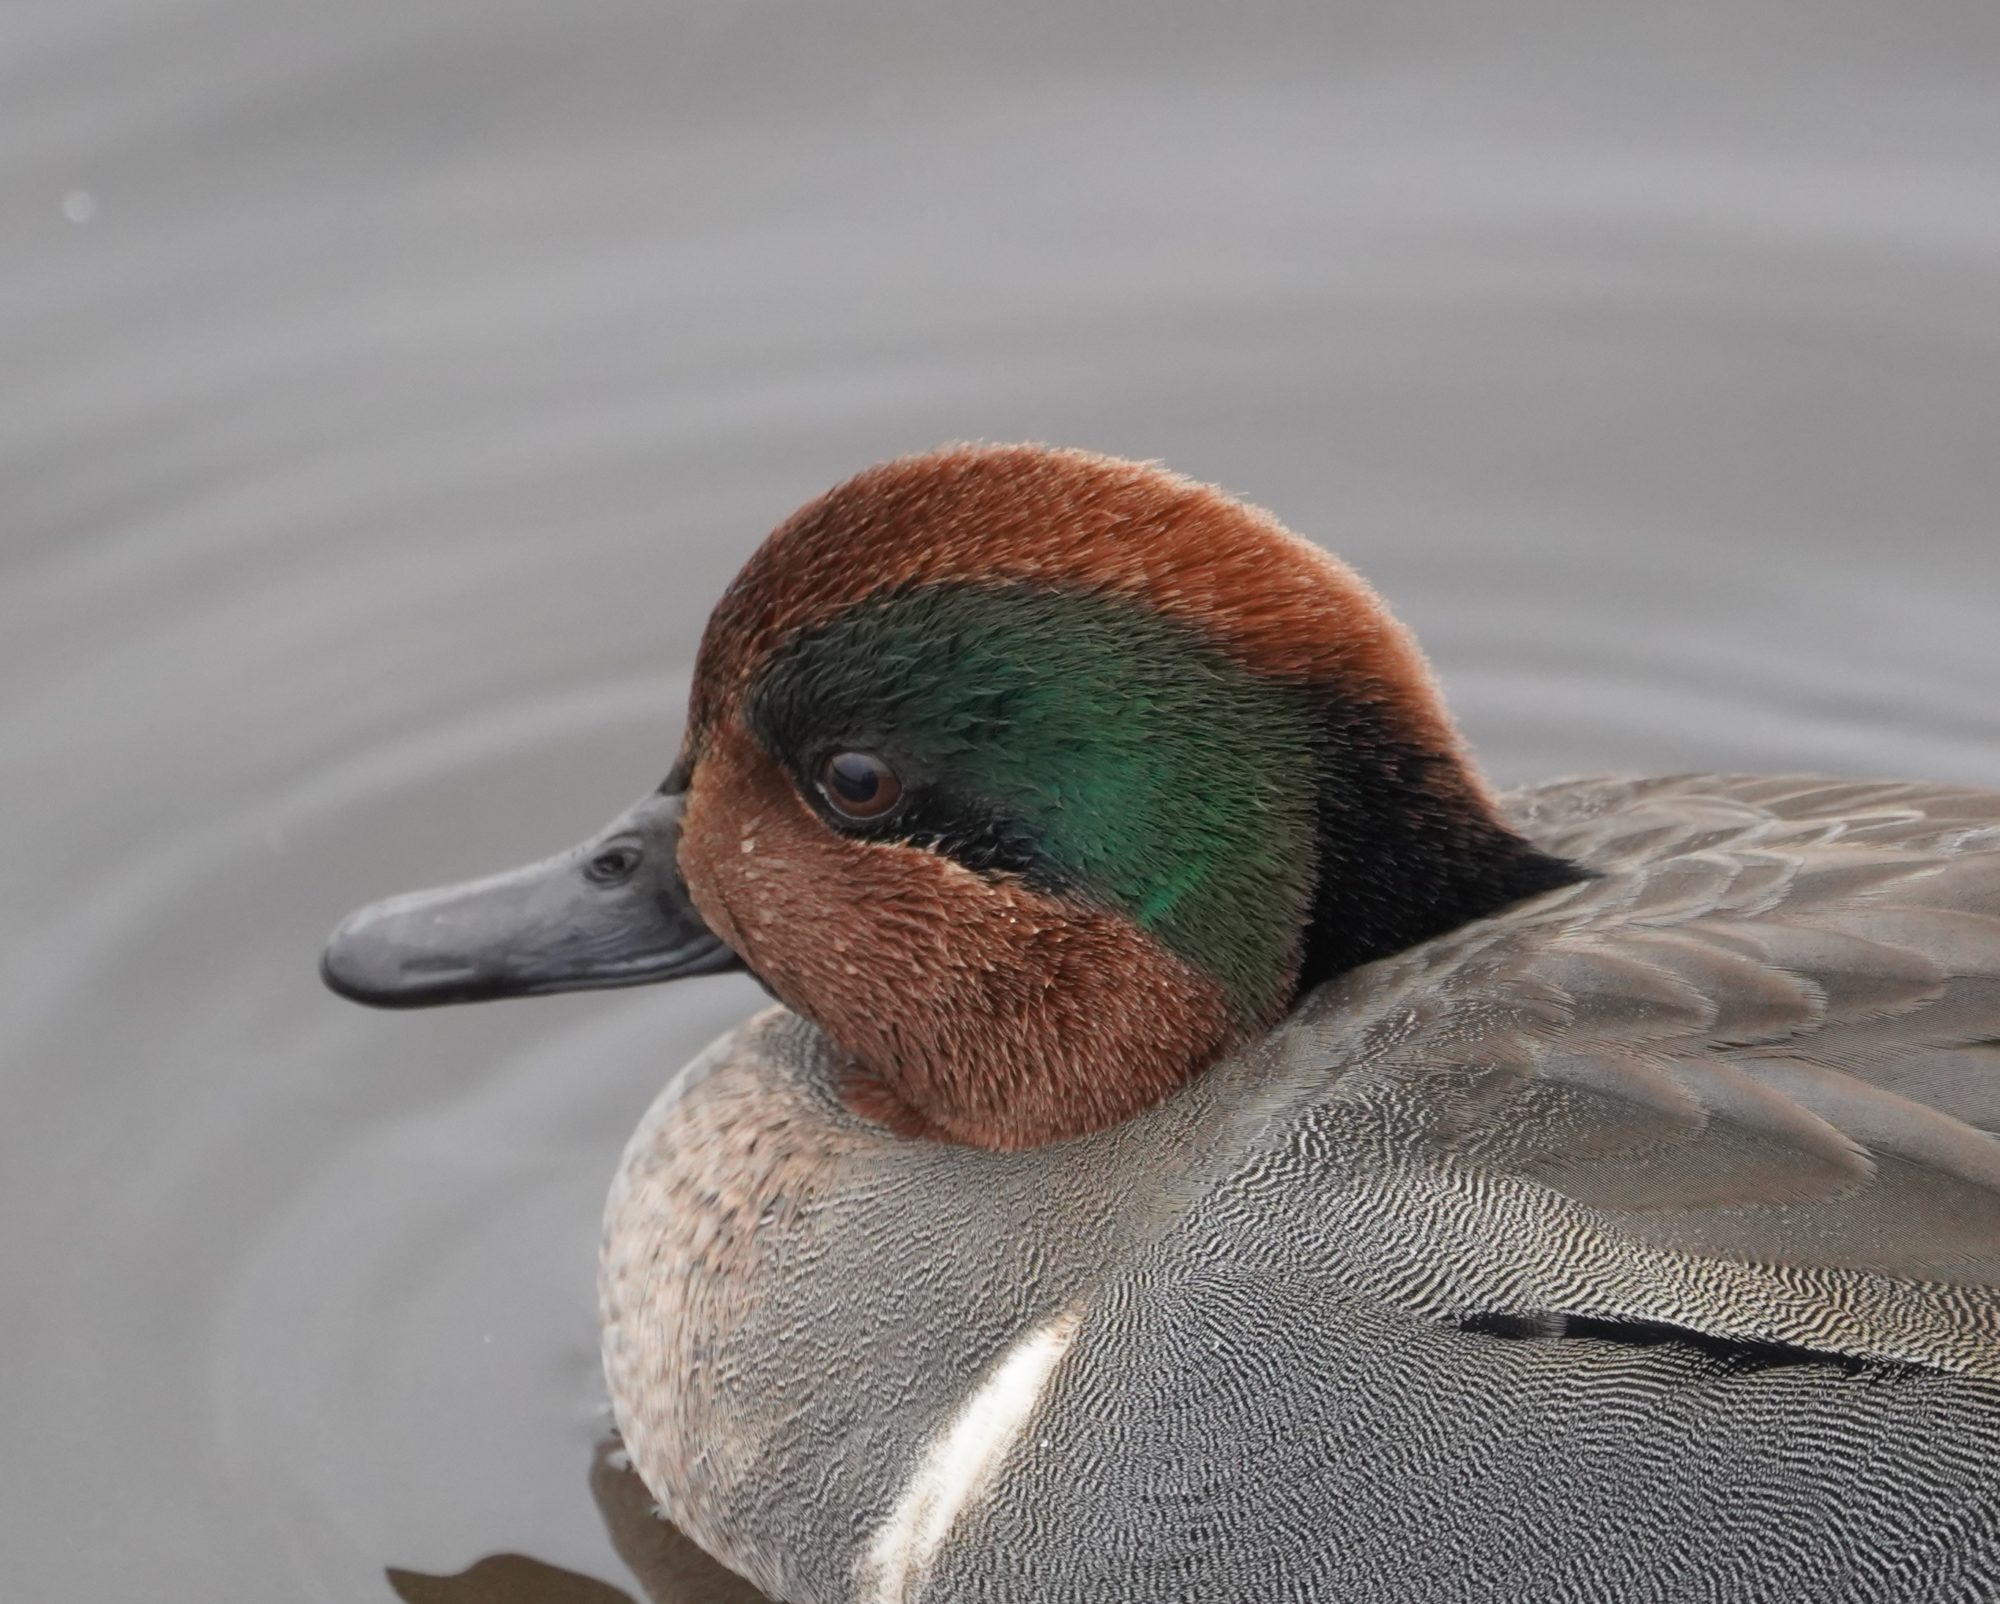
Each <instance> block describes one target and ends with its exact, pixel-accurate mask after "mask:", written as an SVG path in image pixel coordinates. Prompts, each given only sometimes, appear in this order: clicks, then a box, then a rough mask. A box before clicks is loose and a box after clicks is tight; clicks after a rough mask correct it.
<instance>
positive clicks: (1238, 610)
mask: <svg viewBox="0 0 2000 1604" xmlns="http://www.w3.org/2000/svg"><path fill="white" fill-rule="evenodd" d="M842 751H859V752H864V753H866V754H868V755H869V757H870V759H872V760H879V762H880V763H882V764H884V765H886V766H887V769H888V770H889V771H891V772H893V773H894V775H895V776H896V777H897V783H898V786H899V794H898V797H897V801H896V805H895V806H894V807H893V808H891V809H888V810H887V811H885V812H884V813H882V814H881V815H880V816H879V817H871V818H867V819H856V818H854V817H850V816H848V815H846V814H844V813H842V812H841V811H840V810H839V809H838V808H837V807H835V806H831V805H829V804H830V803H831V802H832V801H834V800H835V799H833V798H830V797H829V796H828V795H827V794H826V793H825V791H824V787H823V785H822V784H821V783H820V781H819V779H818V776H819V775H820V772H821V767H822V765H823V764H824V763H825V762H826V760H827V759H828V757H829V755H831V754H834V753H838V752H842ZM677 776H679V777H681V778H683V779H684V780H685V782H686V784H687V787H688V807H687V824H686V831H685V835H684V838H683V841H682V845H681V864H682V868H683V871H684V873H685V875H686V877H687V881H688V886H689V890H690V892H691V894H692V895H693V898H694V900H695V902H696V904H697V905H698V906H699V908H700V909H701V911H702V913H703V915H704V917H705V918H707V919H708V921H709V922H710V924H711V925H712V926H713V928H714V929H715V930H716V932H717V933H718V934H720V935H721V936H722V937H723V938H724V939H725V940H727V941H728V942H729V943H730V944H731V946H732V947H734V948H735V949H736V951H737V952H739V953H740V954H742V956H743V957H744V958H745V959H746V961H747V962H749V963H750V965H751V966H752V967H753V968H754V969H755V970H756V971H757V972H758V973H759V974H760V975H761V976H762V977H763V978H764V980H765V981H766V983H767V984H769V985H770V986H771V988H772V989H773V990H774V991H775V992H777V994H778V995H779V996H780V997H781V998H783V999H784V1000H785V1001H786V1002H787V1003H789V1004H791V1005H792V1006H793V1007H794V1008H796V1009H798V1010H799V1011H800V1012H802V1013H804V1014H806V1015H807V1016H808V1017H809V1018H812V1019H814V1020H815V1021H816V1022H818V1023H819V1024H820V1025H821V1026H822V1027H823V1028H825V1029H826V1030H827V1032H828V1033H829V1034H830V1035H831V1036H833V1038H834V1039H835V1040H836V1041H837V1042H839V1043H840V1045H841V1046H843V1047H844V1048H846V1049H847V1050H848V1052H849V1053H850V1054H852V1055H853V1057H854V1059H855V1061H856V1065H857V1070H856V1078H855V1087H856V1095H855V1104H856V1106H857V1107H859V1108H863V1109H864V1110H866V1111H868V1112H871V1113H875V1114H877V1115H878V1116H881V1117H885V1118H887V1119H888V1120H889V1122H890V1123H893V1124H896V1125H897V1126H898V1128H901V1129H906V1130H909V1131H913V1132H923V1133H927V1134H932V1135H937V1136H941V1137H945V1138H947V1139H950V1140H955V1141H960V1142H967V1143H972V1144H975V1145H981V1146H994V1147H1012V1146H1024V1145H1031V1144H1036V1143H1041V1142H1046V1141H1050V1140H1054V1139H1058V1138H1060V1137H1064V1136H1069V1135H1075V1134H1080V1133H1081V1132H1084V1131H1087V1130H1091V1129H1096V1128H1098V1127H1100V1126H1103V1125H1106V1124H1110V1123H1113V1122H1115V1121H1117V1120H1119V1119H1123V1118H1125V1117H1126V1116H1128V1115H1129V1114H1131V1113H1133V1112H1135V1111H1136V1110H1137V1109H1138V1108H1141V1107H1143V1106H1145V1105H1146V1104H1148V1103H1150V1102H1153V1101H1155V1100H1157V1099H1158V1098H1159V1097H1160V1096H1161V1095H1163V1094H1164V1093H1165V1092H1166V1091H1168V1090H1170V1089H1171V1088H1172V1087H1174V1086H1175V1085H1178V1084H1179V1083H1180V1082H1181V1081H1183V1080H1185V1079H1186V1078H1187V1077H1188V1076H1189V1075H1191V1074H1193V1073H1195V1072H1197V1071H1198V1070H1199V1069H1201V1068H1202V1067H1204V1066H1205V1065H1206V1064H1207V1063H1209V1062H1211V1061H1212V1060H1213V1059H1214V1058H1215V1057H1216V1056H1217V1055H1219V1054H1220V1053H1221V1052H1222V1051H1224V1050H1225V1049H1226V1048H1227V1047H1229V1046H1230V1045H1232V1044H1233V1043H1235V1042H1238V1041H1241V1040H1243V1039H1244V1038H1246V1037H1247V1036H1249V1035H1252V1034H1255V1033H1257V1032H1259V1031H1261V1030H1263V1029H1265V1028H1268V1027H1269V1026H1270V1025H1271V1024H1273V1023H1274V1022H1275V1021H1276V1020H1277V1019H1278V1018H1279V1017H1280V1016H1281V1015H1282V1013H1283V1012H1284V1010H1285V1008H1286V1007H1287V1006H1288V1005H1289V1003H1290V1002H1291V1000H1292V999H1293V998H1294V997H1295V996H1296V995H1297V994H1298V992H1299V990H1300V989H1301V987H1302V986H1304V985H1307V984H1310V983H1312V982H1315V981H1317V980H1319V979H1322V978H1324V977H1325V976H1327V975H1329V974H1332V973H1337V972H1339V971H1340V970H1343V969H1346V968H1351V967H1353V966H1354V965H1355V964H1357V963H1363V962H1367V961H1369V960H1371V959H1372V958H1375V957H1380V956H1383V955H1385V954H1386V953H1389V952H1393V951H1396V950H1399V949H1400V948H1401V947H1404V946H1407V945H1409V944H1411V943H1412V942H1414V941H1417V940H1421V939H1423V938H1424V937H1426V936H1428V935H1431V934H1435V933H1437V932H1439V931H1441V930H1444V929H1449V928H1451V927H1452V926H1454V925H1456V924H1460V923H1463V922H1464V921H1465V920H1466V919H1469V918H1473V917H1477V916H1479V915H1480V914H1483V913H1486V912H1490V911H1492V910H1493V909H1494V908H1496V907H1498V906H1502V905H1504V904H1505V903H1507V902H1510V901H1513V900H1516V899H1518V898H1519V897H1521V896H1524V895H1527V894H1529V893H1531V892H1533V891H1536V890H1541V889H1544V888H1546V887H1548V886H1551V885H1555V884H1559V883H1561V882H1562V881H1563V880H1564V879H1566V878H1569V877H1570V875H1569V872H1568V871H1567V869H1566V867H1565V866H1563V865H1560V864H1557V863H1555V862H1554V861H1553V860H1549V859H1546V858H1543V857H1541V855H1540V854H1537V853H1535V852H1533V851H1532V849H1529V848H1527V847H1526V846H1525V845H1524V844H1523V843H1521V842H1520V841H1518V839H1516V838H1515V837H1514V836H1513V835H1512V834H1511V833H1510V832H1508V831H1507V830H1506V829H1505V828H1504V827H1503V826H1502V825H1501V824H1500V823H1499V822H1498V820H1497V818H1496V816H1495V815H1494V813H1493V810H1492V807H1491V805H1490V802H1489V800H1488V798H1487V795H1486V793H1485V791H1484V789H1483V787H1482V786H1481V785H1480V783H1479V782H1478V780H1477V779H1476V777H1475V776H1474V774H1473V772H1472V770H1471V768H1470V766H1469V764H1468V763H1467V761H1466V760H1465V758H1464V755H1463V753H1462V750H1461V747H1460V745H1459V742H1458V740H1457V737H1456V735H1455V733H1454V731H1453V729H1452V727H1451V724H1450V721H1449V719H1448V717H1447V716H1446V714H1445V712H1444V709H1443V704H1442V702H1441V700H1440V698H1439V697H1438V695H1437V693H1436V690H1435V687H1434V686H1433V684H1432V682H1431V679H1430V677H1429V673H1428V671H1427V669H1426V668H1425V665H1424V663H1423V659H1422V657H1421V656H1420V655H1419V654H1418V652H1417V650H1416V647H1415V645H1414V643H1413V642H1412V641H1411V639H1410V637H1409V635H1408V633H1407V632H1406V631H1405V630H1403V629H1402V627H1401V626H1400V625H1398V624H1397V623H1396V622H1395V621H1394V620H1393V619H1392V618H1391V617H1390V616H1389V615H1388V614H1387V613H1386V611H1384V610H1383V608H1382V607H1381V605H1380V604H1379V603H1378V602H1377V601H1376V599H1375V597H1374V595H1373V593H1372V592H1370V591H1369V590H1368V588H1367V587H1366V586H1365V585H1364V584H1363V583H1362V582H1361V581H1360V580H1359V579H1358V578H1356V577H1355V576H1354V575H1353V574H1352V573H1351V572H1350V571H1348V570H1347V569H1346V568H1344V567H1343V566H1341V565H1340V564H1339V563H1337V562H1335V561H1334V560H1333V559H1332V558H1330V557H1327V556H1326V555H1325V554H1323V553H1321V552H1319V551H1318V550H1317V549H1316V548H1313V547H1311V546H1308V545H1306V544H1305V543H1304V542H1302V541H1300V540H1298V539H1296V538H1295V537H1294V536H1292V535H1290V534H1288V533H1287V532H1286V531H1284V530H1283V529H1282V528H1280V527H1279V526H1278V525H1277V524H1276V523H1275V522H1274V521H1273V520H1271V519H1270V518H1269V517H1268V516H1266V515H1265V514H1262V513H1260V512H1257V511H1255V510H1253V509H1250V508H1247V507H1245V506H1243V505H1241V504H1240V503H1237V502H1234V501H1232V500H1230V499H1229V498H1227V497H1225V496H1223V495H1222V494H1221V493H1220V492H1217V491H1215V490H1212V489H1209V488H1207V487H1204V486H1200V485H1196V484H1193V483H1191V482H1189V481H1187V480H1183V479H1180V478H1178V477H1176V476H1174V475H1171V474H1168V473H1166V472H1164V471H1162V470H1159V469H1157V468H1152V467H1148V466H1144V465H1140V464H1135V463H1129V462H1118V461H1112V460H1109V459H1104V458H1097V457H1089V456H1085V455H1082V454H1080V453H1075V452H1055V451H1047V450H1043V449H1040V448H1035V447H997V448H975V447H959V448H953V449H949V450H946V451H941V452H937V453H934V454H931V455H929V456H924V457H915V458H908V459H904V460H902V461H898V462H893V463H889V464H885V465H883V466H881V467H878V468H874V469H871V470H869V471H868V472H866V473H864V474H862V475H860V476H859V477H857V478H856V479H854V480H851V481H849V482H848V483H847V484H845V485H843V486H841V487H839V488H838V489H836V490H834V491H832V492H830V493H829V494H827V495H826V496H824V497H822V498H821V499H820V500H819V501H817V502H814V503H812V504H811V505H810V506H808V507H806V508H805V509H803V510H802V511H801V512H799V513H798V514H796V515H795V516H794V517H793V518H791V519H790V520H789V521H787V522H786V523H785V524H784V525H783V526H782V527H781V528H780V529H779V530H778V531H777V532H776V533H775V534H773V535H772V537H771V538H770V540H769V541H767V542H766V543H765V545H764V547H763V548H762V549H761V550H760V551H759V552H758V553H757V554H756V555H755V556H754V557H753V558H752V559H751V561H750V562H749V564H748V565H746V567H745V568H744V570H743V573H742V574H741V575H740V576H739V577H738V579H737V580H736V582H735V583H734V584H733V585H732V586H731V587H730V589H729V591H728V593H727V594H726V595H725V596H724V598H723V600H722V603H721V604H720V605H719V606H718V607H717V609H716V612H715V615H714V617H713V618H712V620H711V622H710V625H709V628H708V631H707V634H706V635H705V636H704V639H703V642H702V648H701V654H700V658H699V661H698V664H697V670H696V683H695V690H694V697H693V708H692V716H691V719H690V725H689V734H688V741H687V746H686V748H685V750H684V752H683V756H682V761H681V763H680V765H679V766H678V768H677Z"/></svg>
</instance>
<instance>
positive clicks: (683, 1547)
mask: <svg viewBox="0 0 2000 1604" xmlns="http://www.w3.org/2000/svg"><path fill="white" fill-rule="evenodd" d="M590 1492H591V1496H592V1497H593V1498H595V1499H596V1500H597V1508H598V1512H599V1513H600V1514H601V1515H603V1517H604V1529H605V1530H606V1531H607V1532H609V1533H610V1535H611V1546H612V1547H613V1548H615V1549H616V1550H617V1551H618V1557H619V1558H620V1559H622V1560H623V1561H624V1562H625V1563H626V1565H627V1566H628V1567H629V1568H630V1569H631V1572H632V1574H633V1575H634V1576H635V1577H637V1578H638V1581H639V1585H640V1586H642V1587H643V1588H645V1590H646V1600H647V1604H767V1601H766V1600H765V1598H764V1595H763V1594H762V1593H760V1592H758V1591H757V1590H756V1589H755V1588H754V1587H752V1586H751V1585H750V1584H749V1583H748V1582H746V1581H744V1580H743V1579H742V1578H741V1577H740V1576H738V1575H736V1574H735V1572H733V1571H729V1570H726V1569H724V1568H723V1567H722V1566H721V1565H718V1564H717V1563H716V1562H715V1561H714V1560H712V1559H710V1558H709V1557H708V1555H706V1554H705V1553H703V1552H702V1551H701V1549H699V1548H698V1547H696V1546H695V1543H694V1540H693V1539H692V1538H690V1537H687V1536H685V1535H684V1534H683V1533H682V1532H681V1530H680V1529H679V1528H678V1527H676V1526H671V1525H669V1524H668V1523H667V1522H666V1521H664V1520H662V1519H660V1517H659V1516H658V1515H656V1514H654V1513H653V1495H652V1494H651V1493H649V1492H647V1491H646V1484H645V1483H644V1482H642V1481H640V1480H639V1478H638V1476H637V1474H636V1473H635V1472H633V1471H632V1470H630V1469H629V1468H627V1467H626V1465H625V1461H624V1456H623V1455H622V1454H621V1453H620V1452H619V1451H618V1444H617V1443H616V1442H614V1441H610V1440H608V1439H607V1440H606V1441H604V1442H601V1443H599V1444H598V1445H597V1449H596V1451H595V1452H594V1453H593V1454H592V1455H591V1458H590ZM387 1575H388V1578H389V1586H390V1587H391V1588H392V1589H394V1590H395V1594H396V1597H398V1598H399V1599H402V1600H403V1601H404V1604H634V1600H633V1598H632V1595H631V1594H629V1593H627V1592H625V1591H624V1590H623V1589H622V1588H617V1587H613V1586H612V1585H611V1584H610V1583H609V1582H600V1581H598V1580H597V1579H596V1578H595V1577H591V1576H583V1575H580V1574H579V1573H577V1572H576V1571H566V1570H563V1569H561V1568H560V1567H558V1566H555V1565H546V1564H544V1563H543V1562H542V1561H541V1560H538V1559H530V1558H529V1557H528V1556H527V1555H525V1554H489V1555H487V1556H486V1558H484V1559H482V1560H480V1561H479V1562H478V1563H477V1564H476V1565H473V1566H472V1567H471V1568H470V1569H468V1570H463V1571H460V1572H459V1573H458V1574H457V1575H455V1576H427V1575H425V1574H424V1573H423V1572H421V1571H403V1570H397V1569H396V1568H395V1567H393V1566H391V1567H390V1569H389V1570H388V1572H387Z"/></svg>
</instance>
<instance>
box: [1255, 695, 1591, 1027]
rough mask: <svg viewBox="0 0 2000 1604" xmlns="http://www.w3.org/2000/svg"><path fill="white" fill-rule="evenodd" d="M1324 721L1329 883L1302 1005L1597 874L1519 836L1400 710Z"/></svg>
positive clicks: (1325, 881)
mask: <svg viewBox="0 0 2000 1604" xmlns="http://www.w3.org/2000/svg"><path fill="white" fill-rule="evenodd" d="M1322 718H1323V727H1322V731H1321V740H1320V743H1319V752H1318V755H1317V762H1318V775H1319V780H1318V828H1317V843H1316V844H1317V852H1318V875H1317V880H1316V883H1315V886H1314V889H1313V893H1312V898H1311V903H1310V907H1309V909H1308V911H1307V915H1306V924H1305V931H1304V937H1303V940H1302V942H1301V944H1300V956H1299V966H1298V972H1297V976H1296V980H1295V983H1294V985H1293V986H1292V988H1291V995H1292V997H1293V998H1294V999H1296V998H1297V997H1298V996H1299V995H1300V994H1302V993H1304V992H1305V991H1308V990H1310V989H1311V988H1312V987H1314V986H1317V985H1319V984H1321V983H1322V982H1324V981H1327V980H1330V979H1332V978H1333V977H1334V976H1336V975H1340V974H1344V973H1346V972H1347V971H1348V970H1350V969H1356V968H1359V967H1360V966H1361V965H1363V964H1367V963H1373V962H1374V961H1375V960H1377V959H1379V958H1386V957H1389V956H1390V955H1391V954H1393V953H1398V952H1402V951H1404V950H1405V949H1406V948H1409V947H1414V946H1416V945H1417V944H1418V943H1419V942H1423V941H1428V940H1430V939H1432V938H1433V937H1436V936H1441V935H1443V934H1445V933H1446V932H1447V931H1451V930H1456V929H1457V928H1459V926H1461V925H1465V924H1470V923H1471V922H1472V921H1473V920H1475V919H1483V918H1487V917H1489V916H1491V915H1493V914H1496V913H1499V912H1500V911H1501V910H1502V909H1505V908H1507V907H1510V906H1511V905H1513V904H1514V903H1517V902H1520V901H1522V900H1524V899H1526V898H1528V897H1533V896H1538V895H1540V894H1541V893H1543V892H1546V891H1553V890H1555V889H1556V888H1558V887H1560V886H1565V885H1571V884H1574V883H1575V882H1576V881H1578V880H1581V879H1585V878H1587V871H1585V870H1583V869H1581V868H1579V867H1578V866H1577V865H1575V864H1573V863H1569V862H1567V861H1565V860H1564V859H1561V858H1557V857H1553V856H1551V855H1550V854H1548V853H1546V852H1543V851H1542V850H1540V849H1539V848H1538V847H1536V846H1534V845H1533V844H1531V843H1530V842H1528V841H1526V840H1524V839H1523V838H1522V837H1521V836H1520V835H1518V834H1517V833H1515V831H1514V830H1513V829H1512V828H1510V827H1509V826H1508V825H1507V824H1506V822H1505V821H1504V820H1503V819H1501V817H1500V816H1499V814H1498V812H1497V811H1496V809H1495V807H1494V805H1493V802H1492V800H1491V798H1490V797H1489V796H1488V795H1487V794H1486V791H1485V789H1484V787H1483V786H1482V785H1481V784H1480V783H1479V781H1478V780H1477V779H1476V778H1475V777H1474V776H1473V774H1472V773H1471V771H1470V769H1469V768H1468V766H1467V764H1466V761H1465V760H1464V759H1463V758H1462V757H1461V756H1460V755H1459V754H1458V753H1456V752H1453V751H1448V750H1446V751H1441V750H1439V749H1438V748H1437V747H1435V746H1431V745H1425V744H1422V743H1420V742H1419V741H1418V740H1416V739H1414V738H1412V737H1410V736H1409V735H1407V734H1404V733H1402V732H1401V731H1400V730H1399V728H1398V722H1397V720H1396V719H1395V717H1394V716H1393V714H1392V713H1391V712H1389V711H1385V709H1383V708H1382V707H1381V706H1379V705H1375V704H1371V703H1370V702H1367V701H1353V700H1349V701H1342V702H1341V703H1339V704H1337V705H1335V706H1333V707H1330V708H1329V709H1328V711H1326V712H1325V713H1324V714H1323V716H1322Z"/></svg>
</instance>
